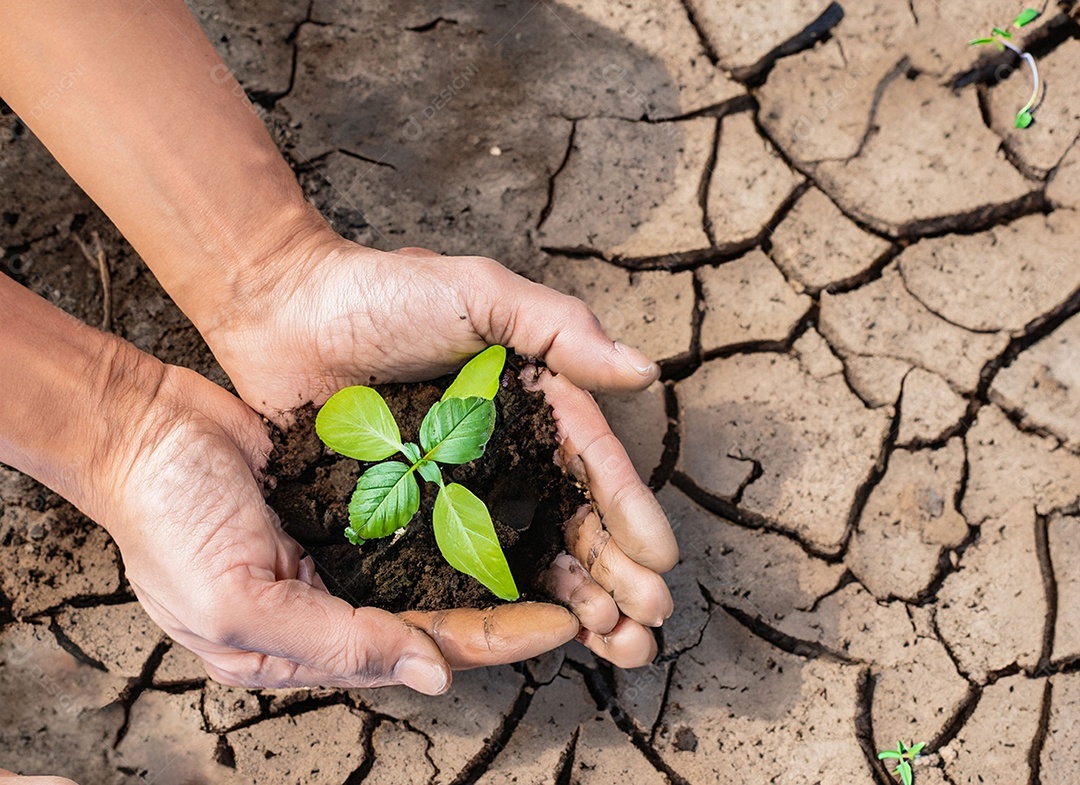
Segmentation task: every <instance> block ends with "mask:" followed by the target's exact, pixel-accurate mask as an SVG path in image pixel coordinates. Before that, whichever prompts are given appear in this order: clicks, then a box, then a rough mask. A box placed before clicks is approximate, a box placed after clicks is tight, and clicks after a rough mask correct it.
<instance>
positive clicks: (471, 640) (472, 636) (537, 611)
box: [401, 602, 581, 670]
mask: <svg viewBox="0 0 1080 785" xmlns="http://www.w3.org/2000/svg"><path fill="white" fill-rule="evenodd" d="M401 616H402V617H403V618H404V619H405V620H406V621H408V623H409V624H413V625H416V627H418V628H420V629H421V630H423V631H424V632H426V633H427V634H428V635H429V636H431V639H432V640H434V641H435V643H436V644H438V646H439V649H440V650H441V651H442V653H443V656H444V657H446V661H447V662H448V663H450V667H452V668H454V669H455V670H464V669H467V668H479V667H483V666H485V665H505V664H506V663H510V662H520V661H521V660H527V659H529V658H530V657H536V656H538V655H540V654H543V653H544V652H546V651H551V650H552V649H555V648H558V647H559V646H562V645H563V644H564V643H566V642H567V641H570V640H573V638H574V636H575V635H577V633H578V630H579V629H580V628H581V625H580V624H579V623H578V620H577V617H575V616H574V615H573V614H572V613H570V612H569V611H568V610H566V608H562V607H560V606H558V605H550V604H548V603H541V602H524V603H516V604H513V605H498V606H496V607H494V608H485V609H482V610H480V609H472V608H456V609H453V610H447V611H408V612H406V613H403V614H401Z"/></svg>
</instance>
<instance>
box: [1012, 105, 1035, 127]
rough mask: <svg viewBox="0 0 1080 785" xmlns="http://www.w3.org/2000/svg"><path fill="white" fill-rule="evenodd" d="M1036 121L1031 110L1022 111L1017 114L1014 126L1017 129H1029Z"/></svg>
mask: <svg viewBox="0 0 1080 785" xmlns="http://www.w3.org/2000/svg"><path fill="white" fill-rule="evenodd" d="M1034 119H1035V118H1034V117H1033V116H1032V114H1031V112H1030V111H1029V110H1027V109H1022V110H1021V111H1019V112H1017V113H1016V121H1015V123H1014V125H1015V126H1016V127H1017V128H1027V127H1028V126H1029V125H1031V123H1032V121H1033V120H1034Z"/></svg>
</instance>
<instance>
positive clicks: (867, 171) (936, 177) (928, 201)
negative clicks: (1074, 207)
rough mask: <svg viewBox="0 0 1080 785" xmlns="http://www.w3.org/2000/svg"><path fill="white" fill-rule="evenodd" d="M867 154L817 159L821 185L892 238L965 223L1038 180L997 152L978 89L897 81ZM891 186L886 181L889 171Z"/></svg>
mask: <svg viewBox="0 0 1080 785" xmlns="http://www.w3.org/2000/svg"><path fill="white" fill-rule="evenodd" d="M875 125H876V126H877V127H878V128H879V129H880V130H879V131H878V132H877V133H876V134H873V135H871V136H870V138H869V140H868V141H867V143H866V145H865V147H864V148H863V150H862V152H861V154H860V155H859V156H858V157H856V158H852V159H851V160H844V161H823V162H821V163H818V164H814V165H813V167H812V173H813V175H814V177H815V179H816V180H817V183H818V185H819V186H820V187H821V188H822V189H823V190H824V191H825V192H826V193H828V194H829V196H831V197H832V198H833V200H834V201H835V202H836V203H837V204H838V205H839V206H840V208H841V209H842V210H844V212H846V213H847V214H848V215H851V216H854V217H855V218H857V219H859V220H860V221H863V222H864V223H866V224H869V225H870V226H872V227H874V228H875V229H877V230H878V231H880V232H884V233H886V234H888V235H890V236H893V237H906V236H911V235H918V234H923V233H925V232H927V231H930V230H934V231H941V230H943V229H948V228H953V227H958V226H962V225H963V224H964V223H966V222H968V221H969V220H970V218H969V216H972V215H976V216H978V215H986V214H988V213H990V212H992V211H993V210H995V209H999V208H1001V207H1002V206H1004V205H1008V204H1011V203H1014V202H1017V201H1019V200H1020V199H1022V198H1024V197H1026V196H1027V195H1028V194H1030V193H1032V192H1033V191H1034V190H1035V184H1034V183H1030V182H1028V181H1026V180H1025V179H1024V178H1023V176H1022V175H1021V174H1020V173H1019V172H1017V171H1016V170H1015V169H1014V168H1013V167H1012V166H1010V165H1009V164H1008V162H1007V161H1005V160H1004V159H1003V158H1001V157H1000V156H998V154H997V149H998V146H999V144H1000V140H999V139H998V137H997V135H996V134H994V132H993V131H991V130H990V129H988V128H987V127H986V126H985V125H983V122H982V118H981V116H980V114H979V107H978V105H977V101H976V96H975V92H974V91H972V90H966V91H963V92H961V93H955V94H954V93H953V92H952V91H950V90H948V89H947V88H946V87H944V86H940V85H938V84H936V83H935V82H934V81H933V80H931V79H929V78H927V77H922V78H917V79H903V78H897V79H893V80H892V81H891V82H889V84H888V85H887V86H886V87H885V90H884V93H883V94H882V97H881V103H880V106H879V108H878V113H877V117H876V121H875ZM886 176H887V177H888V183H889V185H888V187H885V188H883V187H881V182H882V178H883V177H886Z"/></svg>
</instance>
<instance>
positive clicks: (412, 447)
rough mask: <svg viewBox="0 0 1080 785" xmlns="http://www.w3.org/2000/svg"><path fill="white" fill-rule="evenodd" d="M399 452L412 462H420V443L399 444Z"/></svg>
mask: <svg viewBox="0 0 1080 785" xmlns="http://www.w3.org/2000/svg"><path fill="white" fill-rule="evenodd" d="M401 453H402V455H404V456H405V457H406V458H408V459H409V460H410V461H411V462H412V463H419V462H420V445H419V444H413V443H412V442H407V443H405V444H403V445H401Z"/></svg>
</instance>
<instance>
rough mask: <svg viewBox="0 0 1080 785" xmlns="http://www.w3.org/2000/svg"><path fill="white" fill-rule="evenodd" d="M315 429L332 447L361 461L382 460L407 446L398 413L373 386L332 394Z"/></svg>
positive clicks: (347, 389)
mask: <svg viewBox="0 0 1080 785" xmlns="http://www.w3.org/2000/svg"><path fill="white" fill-rule="evenodd" d="M315 432H316V433H317V434H319V438H320V439H322V440H323V443H324V444H326V446H327V447H329V448H330V449H331V450H333V451H334V452H336V453H340V454H341V455H346V456H348V457H349V458H356V460H358V461H381V460H382V459H383V458H389V457H390V456H391V455H393V454H394V453H396V452H398V451H399V450H401V449H403V445H402V444H401V431H400V430H398V425H397V423H396V422H394V415H392V414H391V413H390V409H389V407H387V405H386V401H384V400H383V398H382V396H381V395H379V394H378V393H377V392H375V391H374V390H373V389H371V388H370V387H346V388H345V389H344V390H338V391H337V392H336V393H334V394H333V395H331V396H330V400H328V401H327V402H326V403H325V404H323V407H322V408H321V409H319V414H318V416H316V417H315Z"/></svg>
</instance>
